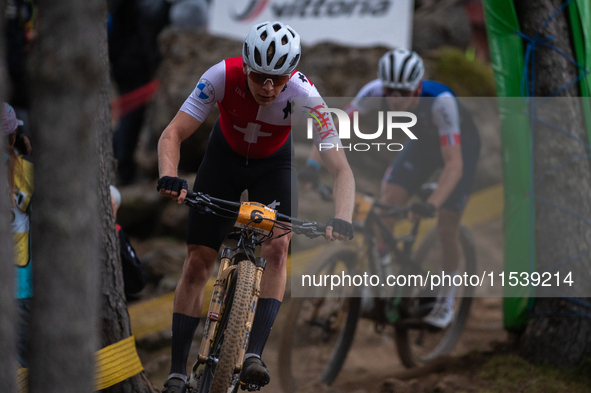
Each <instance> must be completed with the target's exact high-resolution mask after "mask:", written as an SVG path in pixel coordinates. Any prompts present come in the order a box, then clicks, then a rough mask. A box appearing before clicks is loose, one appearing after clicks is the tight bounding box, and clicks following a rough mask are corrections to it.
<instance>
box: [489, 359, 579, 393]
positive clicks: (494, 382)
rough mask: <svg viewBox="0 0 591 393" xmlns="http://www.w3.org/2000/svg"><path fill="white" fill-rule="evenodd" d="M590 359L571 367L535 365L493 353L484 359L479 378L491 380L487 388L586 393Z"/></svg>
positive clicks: (507, 390)
mask: <svg viewBox="0 0 591 393" xmlns="http://www.w3.org/2000/svg"><path fill="white" fill-rule="evenodd" d="M590 367H591V360H590V361H587V362H584V363H583V364H582V365H581V366H579V367H578V368H574V369H557V368H555V367H550V366H534V365H532V364H530V363H528V362H527V361H526V360H524V359H523V358H521V357H519V356H517V355H496V356H494V357H493V358H491V359H490V360H489V361H488V362H486V363H485V364H484V365H483V366H482V368H481V370H480V377H481V378H482V379H484V380H486V381H488V382H489V383H490V385H489V386H488V387H487V389H486V391H487V392H490V393H493V392H494V393H496V392H499V393H501V392H523V393H554V392H556V393H558V392H570V393H578V392H581V393H583V392H589V386H591V373H590V372H589V371H590Z"/></svg>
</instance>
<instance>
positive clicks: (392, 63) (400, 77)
mask: <svg viewBox="0 0 591 393" xmlns="http://www.w3.org/2000/svg"><path fill="white" fill-rule="evenodd" d="M424 73H425V67H424V66H423V60H422V59H421V57H420V56H419V55H417V54H416V52H411V51H409V50H407V49H402V48H400V49H394V50H391V51H390V52H388V53H386V54H385V55H384V56H382V58H381V59H380V64H379V67H378V77H379V78H380V79H381V81H382V86H384V87H387V88H390V89H400V90H414V89H416V88H417V86H418V85H419V82H420V81H421V78H423V74H424Z"/></svg>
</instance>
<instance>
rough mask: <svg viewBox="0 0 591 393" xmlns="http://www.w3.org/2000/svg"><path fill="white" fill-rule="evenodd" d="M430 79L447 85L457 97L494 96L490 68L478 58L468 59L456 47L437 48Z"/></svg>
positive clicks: (493, 83)
mask: <svg viewBox="0 0 591 393" xmlns="http://www.w3.org/2000/svg"><path fill="white" fill-rule="evenodd" d="M434 60H435V67H434V69H433V70H432V71H433V75H432V79H433V80H436V81H438V82H441V83H443V84H445V85H448V86H449V87H450V88H451V89H452V90H453V92H454V93H455V94H456V95H457V96H458V97H496V95H497V93H496V90H495V80H494V76H493V71H492V68H491V66H490V65H489V64H486V63H484V62H482V61H480V60H477V59H474V60H469V59H468V56H466V53H464V52H462V51H461V50H460V49H458V48H452V47H446V48H441V49H439V50H437V52H436V56H435V59H434Z"/></svg>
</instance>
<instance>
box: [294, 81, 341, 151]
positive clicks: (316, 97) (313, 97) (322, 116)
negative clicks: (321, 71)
mask: <svg viewBox="0 0 591 393" xmlns="http://www.w3.org/2000/svg"><path fill="white" fill-rule="evenodd" d="M327 108H328V106H327V105H326V103H325V102H324V99H323V98H322V97H321V96H320V93H319V92H318V89H316V86H312V87H311V88H310V90H309V95H308V99H307V100H306V104H305V105H304V108H303V112H304V113H306V114H308V118H310V119H311V120H312V124H313V133H312V139H313V141H314V145H315V146H316V148H318V150H319V151H326V150H330V149H332V148H335V147H337V146H342V144H341V140H340V138H339V133H338V131H337V129H336V127H335V124H334V120H333V118H332V114H331V113H330V112H320V110H321V109H327ZM321 144H322V145H321Z"/></svg>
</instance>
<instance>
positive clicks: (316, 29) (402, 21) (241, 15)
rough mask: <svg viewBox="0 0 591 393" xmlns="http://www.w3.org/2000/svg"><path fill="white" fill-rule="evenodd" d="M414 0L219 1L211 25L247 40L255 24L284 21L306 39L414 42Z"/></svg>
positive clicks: (352, 42)
mask: <svg viewBox="0 0 591 393" xmlns="http://www.w3.org/2000/svg"><path fill="white" fill-rule="evenodd" d="M413 3H414V2H413V0H214V1H213V4H212V8H211V14H210V22H209V30H210V32H211V33H212V34H217V35H222V36H226V37H231V38H236V39H240V40H243V39H244V38H245V37H246V35H247V34H248V32H249V31H250V28H251V27H252V25H254V24H256V23H259V22H264V21H267V20H269V21H275V20H279V21H281V22H283V23H286V24H288V25H290V26H291V27H292V28H294V29H295V30H296V31H297V32H298V33H299V34H300V36H301V37H302V43H304V44H309V45H310V44H316V43H318V42H326V41H330V42H336V43H339V44H344V45H353V46H373V45H383V46H386V47H392V48H393V47H405V48H410V47H411V40H412V16H413V8H414V5H413Z"/></svg>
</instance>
